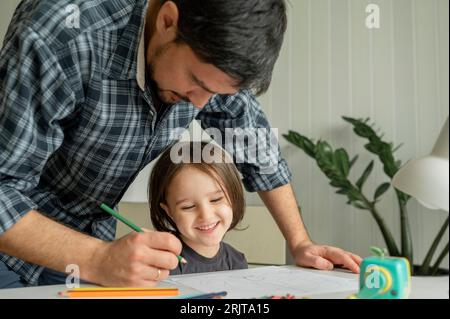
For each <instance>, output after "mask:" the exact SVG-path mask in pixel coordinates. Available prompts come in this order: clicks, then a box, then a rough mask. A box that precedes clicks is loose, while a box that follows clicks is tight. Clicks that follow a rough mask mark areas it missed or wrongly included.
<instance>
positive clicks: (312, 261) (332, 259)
mask: <svg viewBox="0 0 450 319" xmlns="http://www.w3.org/2000/svg"><path fill="white" fill-rule="evenodd" d="M292 254H293V256H294V259H295V263H296V264H297V265H298V266H303V267H312V268H317V269H321V270H332V269H333V268H334V266H335V265H339V266H340V267H344V268H347V269H349V270H351V271H352V272H354V273H359V265H360V264H361V261H362V258H361V257H359V256H358V255H355V254H352V253H350V252H348V251H345V250H342V249H340V248H336V247H332V246H324V245H316V244H314V243H312V242H310V241H308V242H306V243H302V244H299V245H297V246H296V247H295V248H294V249H293V252H292Z"/></svg>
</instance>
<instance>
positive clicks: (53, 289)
mask: <svg viewBox="0 0 450 319" xmlns="http://www.w3.org/2000/svg"><path fill="white" fill-rule="evenodd" d="M285 267H295V266H285ZM305 270H307V271H310V272H312V273H314V272H321V273H323V271H319V270H312V269H305ZM328 273H329V274H330V275H333V276H337V277H342V278H357V275H355V274H351V273H348V272H346V271H343V270H333V271H332V272H328ZM198 275H199V276H201V274H198ZM159 286H161V287H164V286H174V285H173V284H172V283H171V284H166V283H160V284H159ZM176 286H177V287H178V288H179V289H180V294H183V295H184V294H193V293H198V291H197V290H195V289H192V288H189V287H185V286H182V285H176ZM65 290H67V288H66V286H65V285H54V286H40V287H30V288H16V289H0V299H58V298H61V297H59V296H58V292H60V291H65ZM353 293H355V291H348V292H340V293H328V294H327V293H325V294H319V295H312V296H311V298H314V299H316V298H317V299H344V298H347V297H348V296H349V295H351V294H353ZM448 298H449V277H448V276H442V277H413V278H412V289H411V294H410V299H448Z"/></svg>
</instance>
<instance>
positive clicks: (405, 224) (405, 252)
mask: <svg viewBox="0 0 450 319" xmlns="http://www.w3.org/2000/svg"><path fill="white" fill-rule="evenodd" d="M395 193H396V195H397V200H398V206H399V209H400V233H401V238H402V242H401V245H402V256H403V257H405V258H406V259H408V260H409V263H410V264H411V269H413V268H414V267H413V266H414V259H413V257H414V256H413V246H412V238H411V229H410V226H409V219H408V212H407V210H406V203H405V202H403V201H402V200H401V199H400V194H399V192H398V191H396V192H395Z"/></svg>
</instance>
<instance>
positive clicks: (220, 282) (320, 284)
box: [166, 266, 358, 299]
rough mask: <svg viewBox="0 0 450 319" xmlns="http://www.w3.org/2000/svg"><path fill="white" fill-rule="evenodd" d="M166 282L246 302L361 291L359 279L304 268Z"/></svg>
mask: <svg viewBox="0 0 450 319" xmlns="http://www.w3.org/2000/svg"><path fill="white" fill-rule="evenodd" d="M166 281H168V282H173V283H177V284H181V285H184V286H188V287H191V288H194V289H197V290H199V291H201V292H219V291H227V292H228V294H227V296H226V298H232V299H245V298H262V297H264V296H272V295H277V296H284V295H286V294H291V295H294V296H296V297H308V296H311V295H315V294H321V293H332V292H344V291H348V292H349V295H350V293H351V292H356V291H357V290H358V279H357V278H354V279H347V278H340V277H337V276H332V275H324V274H319V273H313V272H310V271H306V270H304V269H301V268H292V267H290V268H283V267H276V266H270V267H260V268H252V269H243V270H234V271H218V272H214V273H204V274H195V275H183V276H173V277H169V278H168V279H167V280H166Z"/></svg>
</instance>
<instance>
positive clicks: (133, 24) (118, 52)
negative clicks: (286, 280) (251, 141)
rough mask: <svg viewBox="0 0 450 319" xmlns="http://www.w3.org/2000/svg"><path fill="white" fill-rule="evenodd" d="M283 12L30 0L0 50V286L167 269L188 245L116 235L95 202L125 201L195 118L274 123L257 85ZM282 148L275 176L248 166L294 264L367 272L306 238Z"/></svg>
mask: <svg viewBox="0 0 450 319" xmlns="http://www.w3.org/2000/svg"><path fill="white" fill-rule="evenodd" d="M70 4H75V5H76V8H78V10H79V13H80V16H79V23H80V25H79V26H76V23H75V24H73V23H68V21H67V18H68V13H67V10H66V9H67V7H68V5H70ZM285 11H286V8H285V3H284V1H283V0H233V1H230V0H197V1H192V0H173V1H164V0H162V1H160V0H150V1H148V2H147V1H145V0H134V1H133V0H92V1H81V0H80V1H68V0H65V1H61V0H24V1H22V2H21V3H20V5H19V6H18V8H17V9H16V12H15V14H14V16H13V19H12V21H11V24H10V26H9V29H8V32H7V34H6V37H5V41H4V44H3V48H2V51H1V55H0V80H1V81H0V132H1V134H0V252H2V254H1V255H0V258H1V259H0V286H3V287H20V286H28V285H43V284H56V283H64V279H65V276H64V272H65V271H66V267H67V266H68V265H77V266H78V267H79V270H80V274H79V275H80V277H81V279H83V280H85V281H88V282H92V283H96V284H99V285H105V286H149V285H154V284H155V283H156V282H157V281H158V280H162V279H165V278H166V277H167V276H168V273H169V270H170V269H173V268H175V266H176V264H177V262H178V260H177V258H176V256H177V255H178V254H179V253H180V250H181V243H180V242H179V241H178V240H177V239H176V238H175V237H174V236H172V235H171V234H168V233H159V232H146V233H132V234H130V235H128V236H125V237H124V238H121V239H119V240H115V241H113V239H114V234H115V220H114V219H113V218H111V217H110V216H108V215H107V214H105V213H104V212H102V211H101V210H100V209H99V203H101V202H105V203H108V204H110V205H116V204H117V203H118V202H119V201H120V199H121V198H122V196H123V193H124V192H125V190H126V189H127V187H128V186H129V185H130V184H131V182H132V181H133V180H134V178H135V177H136V175H137V174H138V172H139V171H140V170H141V169H142V168H143V167H144V166H145V165H146V164H148V163H149V162H150V161H151V160H153V159H155V158H156V157H157V156H158V155H159V154H160V153H161V152H162V150H164V149H165V148H166V147H168V146H169V145H171V144H173V143H174V142H175V140H173V136H172V135H173V134H172V132H173V130H174V129H177V128H185V127H187V126H189V124H190V123H191V122H192V120H194V119H197V120H199V121H201V124H202V126H203V127H204V128H208V127H213V128H217V129H219V130H220V131H224V130H225V129H226V128H230V127H242V128H254V129H256V128H269V124H268V122H267V120H266V118H265V115H264V114H263V113H262V111H261V108H260V106H259V105H258V103H257V102H256V100H255V98H254V94H255V95H257V94H261V93H263V92H265V91H266V90H267V88H268V86H269V84H270V79H271V74H272V70H273V66H274V63H275V61H276V59H277V57H278V54H279V51H280V48H281V44H282V39H283V35H284V32H285V29H286V12H285ZM69 13H70V12H69ZM69 22H70V21H69ZM272 156H275V157H276V158H277V159H278V160H277V164H276V165H277V166H276V167H275V168H276V169H275V170H274V172H272V173H271V174H263V173H262V172H261V167H258V165H256V164H254V163H239V164H238V167H239V169H240V171H241V173H242V175H243V182H244V185H245V187H246V189H247V190H248V191H257V192H258V193H259V195H260V197H261V198H262V200H263V201H264V203H265V204H266V206H267V207H268V209H269V210H270V212H271V214H272V215H273V217H274V219H275V220H276V222H277V224H278V225H279V227H280V229H281V231H282V233H283V234H284V236H285V237H286V240H287V242H288V243H289V247H290V250H291V252H292V254H293V256H294V257H295V261H296V263H297V264H298V265H302V266H307V267H315V268H319V269H331V268H333V264H340V265H343V266H344V267H347V268H349V269H351V270H352V271H354V272H358V269H359V267H358V264H359V263H360V261H361V259H360V258H359V257H358V256H356V255H353V254H351V253H349V252H345V251H343V250H341V249H338V248H334V247H329V246H319V245H315V244H314V243H313V242H312V241H311V240H310V239H309V237H308V235H307V232H306V230H305V227H304V226H303V223H302V220H301V218H300V214H299V211H298V205H297V203H296V200H295V198H294V195H293V191H292V189H291V186H290V184H289V181H290V178H291V174H290V172H289V169H288V167H287V165H286V162H285V161H284V160H283V159H282V158H281V155H280V151H279V147H277V149H276V153H275V154H272Z"/></svg>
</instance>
